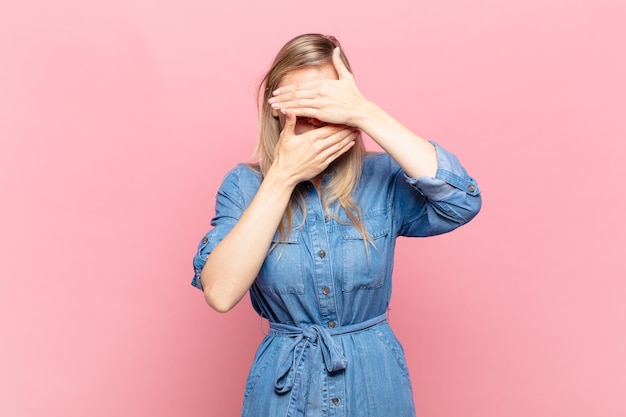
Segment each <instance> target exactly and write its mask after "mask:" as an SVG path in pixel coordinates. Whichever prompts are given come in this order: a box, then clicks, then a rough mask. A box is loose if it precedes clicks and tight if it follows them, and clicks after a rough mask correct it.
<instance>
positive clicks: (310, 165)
mask: <svg viewBox="0 0 626 417" xmlns="http://www.w3.org/2000/svg"><path fill="white" fill-rule="evenodd" d="M285 116H286V118H285V126H284V127H283V130H282V131H281V133H280V138H279V140H278V143H277V144H276V149H275V150H274V163H273V164H272V167H271V168H270V170H277V171H278V172H279V173H280V175H281V176H284V178H288V180H289V181H293V185H294V186H295V185H297V184H298V183H300V182H302V181H306V180H310V179H312V178H315V177H316V176H317V175H319V174H320V173H322V172H323V171H324V170H325V169H326V168H327V167H328V165H330V163H331V162H333V161H334V160H335V159H337V158H339V157H340V156H341V155H343V154H344V153H346V152H347V151H348V150H349V149H350V148H352V146H354V143H355V139H356V138H357V135H358V133H357V131H356V130H355V129H354V128H352V127H349V126H345V125H326V126H323V127H320V128H314V129H311V130H308V131H306V132H304V133H301V134H296V132H295V128H296V122H297V120H296V116H295V115H294V114H292V113H289V112H285Z"/></svg>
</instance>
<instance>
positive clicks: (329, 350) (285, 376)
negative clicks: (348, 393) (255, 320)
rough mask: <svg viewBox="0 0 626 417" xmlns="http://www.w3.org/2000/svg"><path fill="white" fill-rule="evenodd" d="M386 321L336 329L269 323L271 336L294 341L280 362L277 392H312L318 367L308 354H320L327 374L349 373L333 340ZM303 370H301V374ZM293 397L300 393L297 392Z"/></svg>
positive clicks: (376, 320) (302, 393) (384, 319)
mask: <svg viewBox="0 0 626 417" xmlns="http://www.w3.org/2000/svg"><path fill="white" fill-rule="evenodd" d="M386 320H387V315H386V314H381V315H380V316H377V317H374V318H373V319H369V320H366V321H364V322H361V323H356V324H350V325H348V326H341V327H335V328H333V329H327V328H325V327H323V326H320V325H318V324H312V325H310V326H306V327H296V326H291V325H288V324H283V323H270V330H269V335H270V336H287V337H293V342H292V343H291V345H290V346H289V348H288V349H286V350H285V351H283V353H282V355H281V357H280V358H279V360H278V369H277V370H276V380H275V382H274V390H275V391H276V392H277V393H281V394H282V393H286V392H289V391H291V390H292V389H294V388H296V387H297V388H298V390H299V391H300V392H299V394H300V396H301V398H302V396H303V395H304V394H305V393H308V391H309V385H310V382H311V381H310V379H311V377H312V375H313V372H311V371H313V370H314V369H315V365H316V364H313V363H311V361H310V360H307V356H309V355H310V354H312V353H313V352H309V350H311V349H320V350H321V353H322V358H323V361H324V365H325V367H326V370H327V371H328V372H337V371H341V370H343V369H346V367H347V366H348V361H347V359H346V358H345V357H344V356H343V353H342V352H341V349H339V347H338V346H337V345H336V344H335V342H334V340H333V336H338V335H345V334H349V333H355V332H358V331H361V330H365V329H367V328H369V327H372V326H375V325H377V324H379V323H382V322H384V321H386ZM301 366H302V369H301V370H300V368H301ZM302 374H304V375H305V376H306V377H305V380H304V381H302V382H300V379H301V376H302ZM299 385H302V386H299ZM294 394H297V393H296V392H294ZM298 403H299V404H298V406H299V407H305V404H304V403H303V401H298Z"/></svg>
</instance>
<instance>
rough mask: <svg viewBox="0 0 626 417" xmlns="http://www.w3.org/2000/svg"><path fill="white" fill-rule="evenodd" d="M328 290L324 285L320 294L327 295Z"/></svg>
mask: <svg viewBox="0 0 626 417" xmlns="http://www.w3.org/2000/svg"><path fill="white" fill-rule="evenodd" d="M329 292H330V288H328V287H324V288H322V294H324V295H327V294H328V293H329Z"/></svg>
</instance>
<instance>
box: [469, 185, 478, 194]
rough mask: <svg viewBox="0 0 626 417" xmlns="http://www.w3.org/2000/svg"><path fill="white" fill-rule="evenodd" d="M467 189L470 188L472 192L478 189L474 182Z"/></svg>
mask: <svg viewBox="0 0 626 417" xmlns="http://www.w3.org/2000/svg"><path fill="white" fill-rule="evenodd" d="M467 189H468V190H469V192H470V193H473V192H474V191H476V187H474V185H473V184H470V185H468V186H467Z"/></svg>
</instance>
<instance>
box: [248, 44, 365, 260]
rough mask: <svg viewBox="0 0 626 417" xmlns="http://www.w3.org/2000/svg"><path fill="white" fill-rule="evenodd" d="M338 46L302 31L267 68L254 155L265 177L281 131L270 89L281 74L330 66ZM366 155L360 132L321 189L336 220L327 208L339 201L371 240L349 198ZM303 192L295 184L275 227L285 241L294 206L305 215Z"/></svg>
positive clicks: (263, 83)
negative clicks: (305, 68)
mask: <svg viewBox="0 0 626 417" xmlns="http://www.w3.org/2000/svg"><path fill="white" fill-rule="evenodd" d="M338 46H340V45H339V41H337V39H336V38H335V37H334V36H327V35H320V34H305V35H300V36H297V37H295V38H293V39H292V40H290V41H289V42H287V43H286V44H285V46H283V47H282V49H281V50H280V51H279V52H278V54H277V55H276V58H275V59H274V62H273V63H272V66H271V67H270V70H269V71H268V72H267V74H266V75H265V77H264V78H263V80H262V81H261V84H260V85H259V92H258V100H259V106H260V108H259V137H258V143H257V148H256V156H257V158H258V161H259V162H258V166H257V169H258V170H259V171H260V172H261V174H262V175H263V176H265V174H266V173H267V171H268V170H269V168H270V167H271V166H272V163H273V162H274V149H275V148H276V144H277V143H278V139H279V136H280V130H281V126H280V121H279V119H278V118H277V117H274V116H273V115H272V107H271V106H270V105H269V104H268V102H267V101H268V99H269V98H270V97H271V96H272V92H273V91H274V90H276V89H277V88H278V85H279V84H280V81H281V80H282V79H283V77H284V76H285V75H287V74H288V73H289V72H291V71H293V70H295V69H298V68H302V67H315V66H322V65H327V64H330V65H332V64H333V61H332V54H333V51H334V49H335V48H336V47H338ZM340 51H341V60H342V61H343V63H344V65H345V66H346V68H347V69H348V71H350V72H352V69H351V68H350V63H349V62H348V59H347V58H346V56H345V55H344V53H343V48H340ZM365 154H366V150H365V146H364V144H363V140H362V139H361V136H360V135H359V137H357V139H356V140H355V145H354V146H353V147H352V148H351V149H350V150H348V151H347V152H346V153H345V154H343V155H342V156H341V157H339V158H338V159H336V160H335V161H334V162H333V163H332V164H331V165H330V166H329V167H328V168H327V169H326V171H325V172H328V173H331V174H332V175H331V179H330V181H329V182H328V184H326V185H325V188H324V190H323V191H324V192H323V193H322V205H323V207H324V210H325V211H326V212H327V213H328V214H329V215H330V216H332V217H333V218H334V219H336V220H339V217H338V214H337V213H336V211H331V209H330V207H331V206H332V205H333V203H335V202H337V201H338V202H339V205H340V206H341V207H342V208H343V209H344V210H345V212H346V214H347V216H348V219H349V220H350V222H351V223H352V224H353V225H354V226H355V227H356V228H357V229H358V230H359V232H360V233H361V235H362V236H363V238H364V239H365V240H366V241H371V240H370V238H369V236H368V235H367V232H366V231H365V228H364V226H363V219H362V216H361V210H360V208H359V206H358V205H357V204H356V202H355V201H354V200H353V199H352V192H353V191H354V189H355V188H356V186H357V184H358V182H359V179H360V177H361V170H362V166H363V158H364V157H365ZM304 191H305V190H304V183H300V184H298V185H297V186H296V188H295V189H294V192H293V194H292V195H291V200H290V204H289V205H288V206H287V208H286V210H285V214H284V216H283V221H282V222H281V224H280V225H279V227H278V231H279V239H278V240H279V241H284V239H285V238H286V237H287V236H289V235H290V234H291V230H292V227H293V219H294V211H293V210H294V209H298V210H301V211H302V214H303V217H302V218H303V219H304V218H305V217H306V204H305V202H304ZM303 221H304V220H303ZM366 248H367V245H366Z"/></svg>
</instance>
